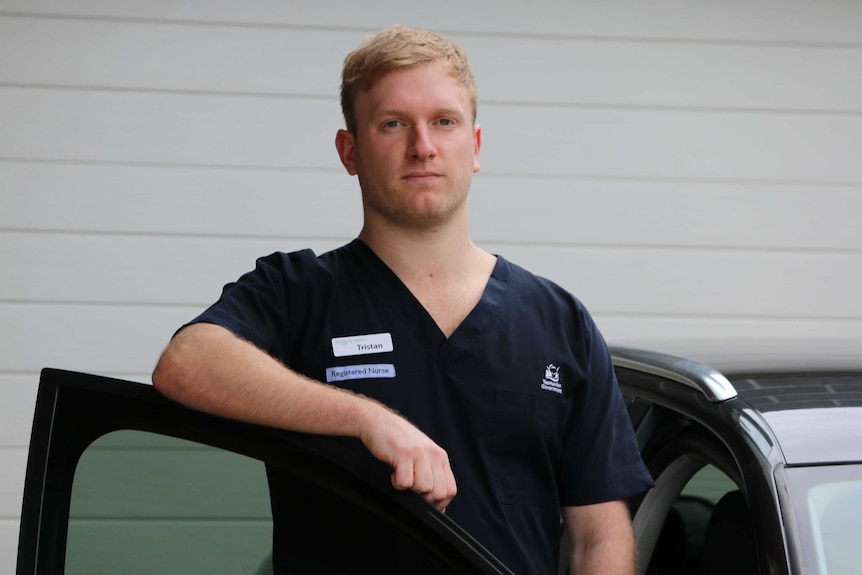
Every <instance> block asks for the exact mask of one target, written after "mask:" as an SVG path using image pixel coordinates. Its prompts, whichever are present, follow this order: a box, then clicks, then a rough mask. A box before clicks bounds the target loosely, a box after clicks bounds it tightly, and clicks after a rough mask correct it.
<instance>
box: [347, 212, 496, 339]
mask: <svg viewBox="0 0 862 575" xmlns="http://www.w3.org/2000/svg"><path fill="white" fill-rule="evenodd" d="M389 231H390V230H385V231H383V230H380V229H379V228H369V226H367V225H366V226H365V227H364V228H363V229H362V232H361V233H360V234H359V239H361V240H362V241H363V242H365V243H366V245H368V247H370V248H371V250H372V251H374V253H376V254H377V256H378V257H379V258H380V259H381V260H383V261H384V262H385V263H386V265H388V266H389V268H390V269H392V271H393V272H395V275H397V276H398V277H399V279H401V281H402V282H403V283H404V285H405V286H406V287H407V289H409V290H410V292H411V293H413V295H414V296H415V297H416V299H417V300H418V301H419V302H420V303H421V304H422V305H423V306H424V307H425V309H426V311H428V313H429V314H430V315H431V317H432V318H434V320H435V322H436V323H437V325H438V327H439V328H440V330H441V331H442V332H443V333H444V335H445V336H446V337H449V336H450V335H451V334H452V333H453V332H454V331H455V330H456V329H457V327H458V326H459V325H460V324H461V322H462V321H463V320H464V318H465V317H466V316H467V314H469V313H470V311H471V310H472V309H473V307H475V305H476V303H477V302H478V301H479V299H480V298H481V297H482V293H483V291H484V289H485V286H486V284H487V283H488V278H489V277H491V273H492V272H493V270H494V265H495V264H496V261H497V258H496V257H495V256H493V255H492V254H490V253H488V252H486V251H485V250H483V249H481V248H480V247H478V246H477V245H476V244H474V243H473V241H472V240H471V239H470V236H469V235H468V234H467V233H466V232H458V233H450V234H446V233H442V232H440V231H439V230H438V231H437V232H436V233H435V232H428V233H418V232H417V233H406V234H403V233H388V232H389Z"/></svg>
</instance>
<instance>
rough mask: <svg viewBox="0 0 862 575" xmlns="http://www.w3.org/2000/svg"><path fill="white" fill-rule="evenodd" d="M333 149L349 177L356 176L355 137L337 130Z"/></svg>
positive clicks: (345, 131) (344, 131)
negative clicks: (336, 151)
mask: <svg viewBox="0 0 862 575" xmlns="http://www.w3.org/2000/svg"><path fill="white" fill-rule="evenodd" d="M335 149H336V150H338V157H339V158H341V163H342V165H344V169H345V170H347V173H348V174H350V175H351V176H355V175H356V136H354V135H353V134H351V133H350V132H348V131H347V130H338V133H336V134H335Z"/></svg>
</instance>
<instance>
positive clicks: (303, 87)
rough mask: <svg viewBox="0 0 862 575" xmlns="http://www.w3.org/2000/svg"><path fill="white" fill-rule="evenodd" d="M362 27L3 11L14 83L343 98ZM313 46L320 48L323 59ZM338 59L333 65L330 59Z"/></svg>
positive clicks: (6, 72)
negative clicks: (344, 72) (345, 67)
mask: <svg viewBox="0 0 862 575" xmlns="http://www.w3.org/2000/svg"><path fill="white" fill-rule="evenodd" d="M363 37H364V35H363V34H361V33H358V32H331V33H325V32H321V31H320V30H315V29H309V30H296V29H276V28H272V29H266V28H264V29H260V28H236V27H231V26H222V27H219V26H197V25H185V26H182V25H180V26H177V25H172V24H155V23H130V22H117V21H109V22H106V21H86V20H65V19H63V20H50V19H43V18H9V17H6V18H4V17H2V15H0V46H3V47H4V49H3V51H2V52H0V70H2V74H0V80H2V81H3V82H5V83H18V84H48V85H54V86H63V85H72V86H88V87H110V88H128V89H151V90H190V91H201V90H203V91H215V92H246V93H259V94H265V93H271V94H299V95H309V94H317V95H323V96H328V97H331V98H334V97H336V96H337V92H338V87H339V83H340V75H341V64H342V61H343V60H344V56H345V55H346V54H347V53H348V52H349V51H350V50H352V49H353V48H354V47H356V45H358V44H359V42H360V41H361V40H362V38H363ZM309 54H314V57H313V58H310V57H309ZM325 63H328V64H329V65H328V66H326V65H322V64H325Z"/></svg>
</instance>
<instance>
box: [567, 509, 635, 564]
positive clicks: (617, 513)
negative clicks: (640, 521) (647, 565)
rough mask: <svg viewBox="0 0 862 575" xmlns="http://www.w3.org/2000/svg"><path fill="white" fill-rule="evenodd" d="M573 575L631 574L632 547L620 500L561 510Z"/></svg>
mask: <svg viewBox="0 0 862 575" xmlns="http://www.w3.org/2000/svg"><path fill="white" fill-rule="evenodd" d="M563 521H564V522H565V525H566V532H567V534H568V539H569V549H570V551H569V553H570V555H569V565H570V572H571V573H572V574H573V575H598V574H605V575H634V574H635V572H636V567H635V545H634V533H633V532H632V522H631V518H630V517H629V510H628V507H626V504H625V502H623V501H609V502H607V503H598V504H595V505H583V506H577V507H564V508H563Z"/></svg>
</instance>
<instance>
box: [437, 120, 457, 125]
mask: <svg viewBox="0 0 862 575" xmlns="http://www.w3.org/2000/svg"><path fill="white" fill-rule="evenodd" d="M439 124H440V125H441V126H454V125H455V121H454V120H452V119H451V118H440V120H439Z"/></svg>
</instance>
